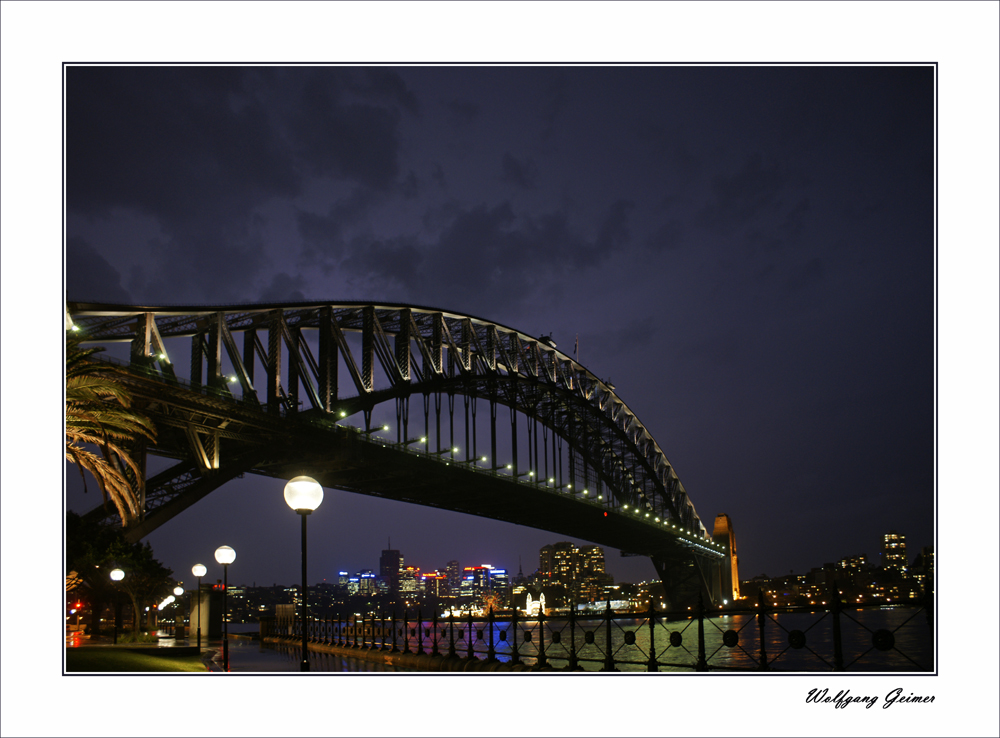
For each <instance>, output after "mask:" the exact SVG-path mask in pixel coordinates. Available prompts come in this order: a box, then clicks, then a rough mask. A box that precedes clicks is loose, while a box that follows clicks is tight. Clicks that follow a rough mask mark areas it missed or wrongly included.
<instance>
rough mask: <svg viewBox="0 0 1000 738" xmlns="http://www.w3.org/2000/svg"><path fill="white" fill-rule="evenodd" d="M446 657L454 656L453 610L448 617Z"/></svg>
mask: <svg viewBox="0 0 1000 738" xmlns="http://www.w3.org/2000/svg"><path fill="white" fill-rule="evenodd" d="M448 658H449V659H453V658H455V611H454V610H452V611H451V615H450V616H449V618H448Z"/></svg>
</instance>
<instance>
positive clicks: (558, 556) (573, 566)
mask: <svg viewBox="0 0 1000 738" xmlns="http://www.w3.org/2000/svg"><path fill="white" fill-rule="evenodd" d="M579 553H580V551H579V549H578V548H577V547H576V544H574V543H571V542H569V541H560V542H559V543H550V544H549V545H547V546H542V548H541V550H540V551H539V552H538V573H539V574H540V575H541V577H542V578H543V580H546V581H549V582H553V583H554V582H558V583H560V584H562V585H563V586H565V587H572V586H573V584H574V582H576V578H577V576H576V575H577V570H578V568H579V562H578V557H579Z"/></svg>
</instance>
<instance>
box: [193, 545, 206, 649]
mask: <svg viewBox="0 0 1000 738" xmlns="http://www.w3.org/2000/svg"><path fill="white" fill-rule="evenodd" d="M191 573H192V574H194V575H195V576H196V577H198V650H199V651H200V650H201V578H202V577H203V576H205V574H207V573H208V569H206V568H205V565H204V564H195V565H194V566H192V567H191Z"/></svg>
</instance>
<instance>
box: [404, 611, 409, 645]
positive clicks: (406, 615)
mask: <svg viewBox="0 0 1000 738" xmlns="http://www.w3.org/2000/svg"><path fill="white" fill-rule="evenodd" d="M409 652H410V612H409V610H403V653H409Z"/></svg>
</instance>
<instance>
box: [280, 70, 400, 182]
mask: <svg viewBox="0 0 1000 738" xmlns="http://www.w3.org/2000/svg"><path fill="white" fill-rule="evenodd" d="M345 97H346V95H345V94H344V85H342V84H341V80H339V79H338V78H337V77H336V76H327V75H320V74H316V75H313V76H311V77H310V78H309V79H308V81H307V82H306V83H305V85H304V86H303V88H302V90H301V93H300V95H299V99H298V100H297V101H295V105H294V108H293V109H294V110H295V113H294V115H293V116H292V120H291V124H292V126H291V134H292V136H293V138H294V142H295V151H296V155H297V157H298V158H299V160H300V161H301V162H302V164H303V166H304V167H306V168H307V170H308V171H310V172H311V173H312V174H314V175H323V176H332V177H336V178H343V179H348V180H352V181H355V182H358V183H360V184H363V185H365V186H367V187H372V188H374V189H381V190H386V189H388V188H390V187H391V186H392V184H393V182H394V181H395V178H396V176H397V174H398V173H399V156H398V131H397V128H398V125H399V121H400V113H399V112H398V110H397V109H396V108H391V107H383V106H380V105H375V104H370V103H365V102H348V101H347V100H346V99H345Z"/></svg>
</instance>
